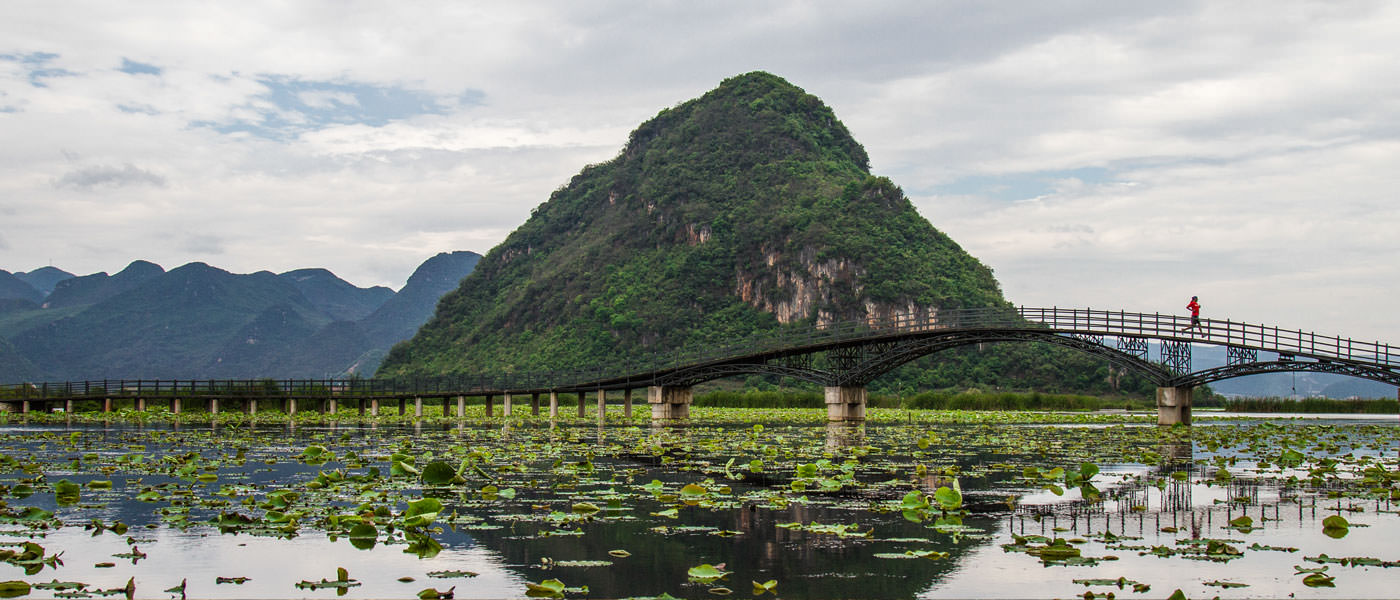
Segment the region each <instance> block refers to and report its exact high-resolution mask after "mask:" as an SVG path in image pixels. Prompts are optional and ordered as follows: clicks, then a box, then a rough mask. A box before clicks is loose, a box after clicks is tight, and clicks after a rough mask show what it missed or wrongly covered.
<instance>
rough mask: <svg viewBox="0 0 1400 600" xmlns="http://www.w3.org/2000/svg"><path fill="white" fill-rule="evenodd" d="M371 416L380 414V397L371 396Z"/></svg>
mask: <svg viewBox="0 0 1400 600" xmlns="http://www.w3.org/2000/svg"><path fill="white" fill-rule="evenodd" d="M369 416H371V417H377V416H379V399H378V398H370V399H369Z"/></svg>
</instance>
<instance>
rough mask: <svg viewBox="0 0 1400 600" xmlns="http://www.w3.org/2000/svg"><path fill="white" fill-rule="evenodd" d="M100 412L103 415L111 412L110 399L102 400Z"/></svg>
mask: <svg viewBox="0 0 1400 600" xmlns="http://www.w3.org/2000/svg"><path fill="white" fill-rule="evenodd" d="M102 412H105V413H109V412H112V399H111V398H103V399H102Z"/></svg>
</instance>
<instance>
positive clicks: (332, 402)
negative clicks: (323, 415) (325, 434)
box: [326, 398, 340, 414]
mask: <svg viewBox="0 0 1400 600" xmlns="http://www.w3.org/2000/svg"><path fill="white" fill-rule="evenodd" d="M339 404H340V403H339V402H336V399H335V398H331V399H329V400H327V401H326V412H328V413H330V414H335V413H336V411H337V410H340V406H339Z"/></svg>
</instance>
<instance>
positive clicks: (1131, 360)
mask: <svg viewBox="0 0 1400 600" xmlns="http://www.w3.org/2000/svg"><path fill="white" fill-rule="evenodd" d="M998 342H1044V343H1051V344H1055V345H1059V346H1064V347H1067V348H1072V349H1075V350H1078V351H1082V352H1087V353H1090V354H1094V355H1097V356H1101V357H1103V358H1105V359H1106V360H1108V361H1110V362H1112V363H1114V364H1115V365H1117V366H1120V367H1123V368H1125V369H1131V370H1134V371H1136V372H1138V373H1139V374H1141V375H1142V376H1143V377H1145V378H1147V379H1148V380H1149V381H1152V382H1154V383H1155V384H1156V385H1157V404H1158V422H1159V423H1160V424H1164V425H1169V424H1177V423H1185V424H1189V423H1190V421H1191V395H1192V392H1193V390H1194V388H1195V387H1196V386H1199V385H1202V384H1206V383H1210V382H1213V381H1219V380H1222V379H1228V378H1233V377H1241V376H1245V375H1253V374H1259V373H1281V372H1300V371H1303V372H1318V373H1332V374H1339V375H1346V376H1351V377H1358V378H1364V379H1370V380H1373V381H1379V382H1382V383H1388V384H1391V385H1396V386H1400V347H1397V346H1392V345H1390V344H1383V343H1381V342H1378V341H1362V340H1354V339H1352V338H1343V337H1339V336H1326V335H1317V334H1316V333H1313V332H1305V331H1302V330H1293V329H1285V328H1280V327H1276V326H1268V325H1257V324H1249V323H1239V322H1235V321H1231V320H1228V319H1225V320H1221V319H1203V320H1202V321H1201V322H1200V323H1199V324H1196V325H1195V326H1193V325H1192V323H1191V322H1190V319H1189V318H1186V317H1180V316H1176V315H1163V314H1157V313H1150V314H1149V313H1129V312H1125V311H1104V310H1092V309H1067V308H1066V309H1062V308H1029V307H1021V308H1018V309H1013V308H1009V307H1008V308H976V309H962V310H945V311H933V312H921V313H919V314H916V315H900V316H895V317H891V318H889V319H865V320H860V321H851V322H844V323H832V324H826V325H822V326H819V327H815V328H813V329H810V330H803V331H796V330H794V329H791V328H788V329H784V330H781V331H780V332H778V333H777V334H769V335H766V336H763V337H756V338H753V339H748V340H743V341H741V342H737V343H735V344H733V345H729V346H725V347H706V348H701V349H698V350H691V349H663V351H660V352H655V353H652V354H648V355H644V356H638V357H636V358H635V359H633V360H630V361H621V362H612V363H609V364H607V365H606V366H600V367H596V368H591V369H582V370H577V371H569V372H540V373H515V372H512V373H476V374H456V375H447V376H442V377H420V378H402V379H346V380H336V379H330V380H266V379H263V380H248V381H240V380H216V381H208V380H154V381H153V380H115V379H113V380H100V381H98V380H93V381H74V382H50V383H20V384H9V385H4V386H0V406H6V407H10V408H11V409H13V410H19V411H21V412H24V411H28V410H29V409H30V408H31V406H33V405H35V404H37V405H39V406H40V407H42V408H53V407H62V408H63V409H64V410H67V411H71V410H73V408H74V402H82V401H95V402H99V403H100V405H101V409H102V410H104V411H109V410H112V409H113V406H114V405H115V404H116V403H118V402H122V401H125V402H128V403H130V404H131V405H132V406H133V407H134V408H137V409H138V410H140V409H144V408H145V406H146V404H147V402H167V403H169V406H170V410H171V412H174V413H179V412H181V411H182V410H184V408H185V406H184V403H186V402H191V403H195V404H201V403H202V404H203V405H204V407H205V409H207V410H208V411H209V412H217V411H218V410H219V409H220V404H219V403H220V402H221V401H222V402H224V403H226V404H225V408H227V407H228V405H229V404H232V405H233V406H235V407H237V406H240V405H241V406H242V407H243V409H245V410H247V411H249V412H250V413H251V412H255V411H256V410H257V409H258V406H259V403H260V402H262V403H266V402H274V403H281V405H282V408H283V409H284V410H286V411H287V412H288V413H293V412H295V411H296V410H297V407H298V404H297V403H298V402H301V403H302V404H303V406H307V405H311V406H316V407H318V408H319V409H320V410H326V411H329V412H334V411H336V410H338V409H339V408H341V407H348V406H353V407H355V408H357V409H358V410H359V411H360V412H361V413H364V412H365V411H366V410H367V409H368V411H369V413H370V414H372V415H373V414H378V412H379V410H380V406H381V403H384V402H390V403H395V402H396V403H397V404H398V412H399V414H400V415H403V414H406V412H407V406H408V403H409V402H412V403H413V414H414V416H415V417H422V416H423V415H424V404H425V402H427V403H433V402H441V405H442V408H441V413H440V415H441V416H442V417H448V416H449V413H450V412H451V411H452V409H453V407H454V405H455V411H456V415H455V416H457V417H462V416H463V414H464V406H465V399H466V398H467V397H469V396H470V397H480V398H482V401H483V404H484V405H485V411H486V416H488V417H491V416H493V414H494V412H495V408H496V404H495V403H496V401H497V400H498V399H499V400H500V402H501V406H500V408H501V412H502V414H503V416H511V414H512V411H513V410H514V406H513V403H514V402H515V401H516V400H517V399H522V400H523V398H525V397H528V398H529V399H530V409H531V413H532V414H536V415H538V414H539V412H540V407H541V404H542V402H543V400H542V397H543V396H545V395H547V396H548V402H549V404H548V405H549V414H550V416H551V417H557V415H558V411H559V403H560V394H570V395H572V396H574V398H575V399H576V401H577V413H578V417H581V418H582V417H586V416H587V414H588V405H589V402H588V399H589V398H592V399H594V401H595V402H594V406H595V408H594V410H593V414H594V416H595V417H596V418H597V419H599V420H603V419H604V418H605V416H606V415H607V412H608V411H609V393H614V396H616V394H615V392H619V391H620V392H622V394H621V396H622V397H621V404H622V411H621V412H622V413H623V415H625V416H630V415H631V410H632V400H633V392H634V391H635V390H643V389H644V390H645V391H646V402H647V404H648V405H649V406H650V408H651V415H652V417H653V419H656V420H659V421H666V420H683V419H687V418H689V408H690V405H691V402H692V387H693V386H694V385H696V384H698V383H703V382H706V381H712V380H716V379H723V378H729V377H736V376H747V375H776V376H782V377H787V378H791V379H796V380H799V381H805V382H809V383H813V384H818V385H821V386H823V387H824V389H825V394H824V395H825V402H826V406H827V417H828V419H829V420H831V421H857V422H858V421H864V420H865V407H866V386H867V385H868V384H869V383H870V382H872V381H874V380H875V379H877V378H879V377H880V376H882V375H884V374H886V373H888V372H889V371H891V370H893V369H895V368H897V367H899V366H901V365H904V364H906V363H908V362H910V361H912V360H915V359H917V358H920V357H923V356H927V355H930V354H935V353H937V352H941V351H944V350H948V349H952V348H959V347H964V346H969V345H976V344H986V343H998ZM1194 344H1210V345H1217V346H1224V347H1225V348H1226V356H1227V360H1226V364H1225V365H1224V366H1220V367H1212V368H1204V369H1195V368H1194V363H1193V362H1192V359H1191V350H1192V346H1193V345H1194ZM1154 348H1155V356H1154ZM614 401H616V398H615V399H614Z"/></svg>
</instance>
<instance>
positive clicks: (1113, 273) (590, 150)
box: [0, 0, 1400, 342]
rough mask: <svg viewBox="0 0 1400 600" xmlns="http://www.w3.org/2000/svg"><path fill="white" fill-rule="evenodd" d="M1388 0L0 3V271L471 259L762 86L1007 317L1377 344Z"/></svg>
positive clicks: (1392, 211) (1397, 253) (1397, 99)
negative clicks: (990, 288) (1205, 321)
mask: <svg viewBox="0 0 1400 600" xmlns="http://www.w3.org/2000/svg"><path fill="white" fill-rule="evenodd" d="M1397 40H1400V3H1395V2H1389V1H1385V0H1378V1H1375V2H1348V1H1324V2H1295V1H1287V0H1266V1H1261V2H1122V1H1121V0H1106V1H1102V2H1094V1H1058V0H1033V1H1028V2H976V1H967V2H941V1H913V2H876V3H852V2H821V3H806V2H802V3H799V2H752V1H748V0H744V1H737V2H723V1H721V2H611V1H590V2H543V3H535V2H519V1H511V2H499V3H488V2H471V3H466V2H441V3H433V2H408V3H389V2H345V1H336V2H313V1H309V0H306V1H297V2H268V3H259V2H251V1H240V2H222V3H195V2H174V3H172V2H152V3H142V2H135V1H133V2H91V3H70V2H55V1H34V2H30V1H24V0H12V1H8V2H5V3H3V4H0V140H3V141H4V143H3V144H0V268H4V269H7V270H10V271H26V270H31V269H34V268H37V267H40V266H44V265H48V264H52V265H54V266H57V267H60V268H63V269H65V270H67V271H70V272H74V273H77V274H86V273H92V272H96V271H107V272H109V273H114V272H116V271H117V270H120V269H121V268H122V267H123V266H124V265H125V264H126V263H128V262H130V261H131V260H133V259H138V258H140V259H148V260H152V261H155V262H158V263H160V264H162V265H164V266H165V267H167V268H173V267H175V266H179V265H181V264H184V263H187V262H191V261H202V262H207V263H209V264H212V265H215V266H218V267H222V268H225V269H228V270H231V271H234V272H251V271H257V270H261V269H269V270H273V271H285V270H290V269H294V268H300V267H312V266H320V267H327V268H329V269H331V270H333V271H335V272H336V273H337V274H339V275H340V276H342V277H343V278H345V279H347V280H349V281H351V282H352V283H355V284H357V285H362V286H368V285H376V284H379V285H388V286H390V287H394V288H397V287H399V286H400V285H402V283H403V281H404V279H406V278H407V276H408V274H409V273H410V272H411V271H412V269H413V268H414V267H415V266H416V265H417V264H418V263H420V262H422V261H423V260H424V259H426V258H428V257H429V256H431V255H433V254H435V253H438V252H443V251H449V250H473V251H476V252H480V253H483V254H484V253H485V252H486V251H488V250H490V248H491V247H492V246H494V245H495V244H497V243H498V242H500V241H501V240H502V239H503V238H504V237H505V236H506V234H508V233H509V232H510V231H511V230H512V229H514V228H515V227H516V226H518V225H519V224H520V223H522V222H523V221H524V220H525V219H526V218H527V216H528V215H529V212H530V209H531V208H533V207H535V206H536V205H538V204H539V203H541V202H542V201H544V200H545V199H546V198H547V196H548V194H549V193H550V191H552V190H554V189H555V188H557V187H559V186H560V185H562V184H564V183H566V182H567V181H568V179H569V178H570V176H572V175H573V174H574V173H575V172H577V171H578V170H579V168H580V167H582V166H583V165H585V164H588V163H593V162H600V161H604V160H608V159H610V158H612V157H613V156H615V155H616V154H617V152H618V150H619V149H620V148H621V147H622V145H623V143H624V142H625V141H626V137H627V133H628V132H629V131H630V130H631V129H632V128H634V127H635V126H636V125H637V124H639V123H640V122H642V121H643V120H645V119H647V118H649V117H651V116H653V115H655V114H656V113H657V111H659V110H660V109H662V108H664V107H668V106H672V105H674V104H676V103H679V102H682V101H684V100H687V99H690V98H693V97H696V96H698V95H700V94H703V93H704V92H705V91H707V90H709V89H712V88H714V87H715V86H716V85H718V84H719V82H720V81H721V80H723V79H724V78H726V77H729V76H732V75H736V74H739V73H744V72H747V71H753V70H765V71H769V72H772V73H775V74H778V75H780V76H782V77H785V78H787V79H788V80H789V81H791V82H792V83H794V84H796V85H798V86H800V87H802V88H804V89H806V90H807V91H808V92H810V93H812V94H815V95H817V96H818V97H820V98H822V99H823V100H824V101H825V102H826V103H827V104H829V105H830V106H831V107H832V108H833V109H834V110H835V111H836V114H837V116H838V117H840V118H841V119H842V120H843V121H844V122H845V123H846V125H847V126H848V127H849V128H850V129H851V131H852V133H853V134H854V135H855V137H856V139H857V140H858V141H860V142H861V143H862V144H864V145H865V148H866V150H867V151H868V152H869V154H870V157H871V164H872V168H873V170H874V171H875V172H876V173H877V174H881V175H886V176H889V177H890V178H891V179H893V180H894V181H895V182H896V183H898V184H899V185H901V186H902V187H903V188H904V190H905V192H906V194H907V195H908V196H909V197H910V199H911V200H913V202H914V204H915V205H916V206H918V208H919V210H920V211H921V212H922V213H923V215H924V216H925V217H927V218H928V219H929V220H930V221H932V222H933V223H934V225H936V226H937V227H939V228H940V229H942V230H944V231H946V232H948V233H949V234H950V235H951V236H952V237H953V238H954V239H956V240H957V241H959V242H960V243H961V244H962V245H963V246H964V247H965V248H966V249H968V250H969V251H970V252H971V253H972V254H974V255H975V256H977V257H978V258H980V259H982V261H983V262H985V263H987V264H988V265H989V266H991V267H992V268H993V269H994V270H995V271H996V273H997V276H998V278H999V279H1000V280H1001V282H1002V285H1003V288H1004V290H1005V292H1006V295H1007V297H1008V298H1009V299H1011V300H1012V301H1013V302H1016V303H1018V304H1025V305H1032V306H1034V305H1046V306H1049V305H1058V306H1062V307H1064V306H1077V307H1085V306H1089V307H1095V308H1113V309H1119V308H1121V309H1126V310H1134V311H1148V312H1151V311H1163V312H1177V313H1180V312H1183V311H1184V308H1183V305H1184V304H1185V303H1186V300H1187V299H1188V297H1189V296H1191V295H1192V294H1197V295H1200V296H1201V300H1202V303H1203V304H1204V305H1205V307H1206V308H1205V313H1206V316H1211V317H1219V318H1231V319H1236V320H1244V321H1250V322H1265V323H1270V324H1278V325H1284V326H1288V327H1295V328H1303V329H1309V330H1317V331H1318V332H1319V333H1329V334H1341V335H1348V336H1355V337H1358V338H1365V339H1380V340H1382V341H1390V342H1400V311H1396V310H1395V309H1394V307H1395V305H1396V297H1397V295H1400V204H1397V201H1396V200H1397V198H1396V192H1397V189H1400V52H1397V51H1398V50H1400V42H1397Z"/></svg>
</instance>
